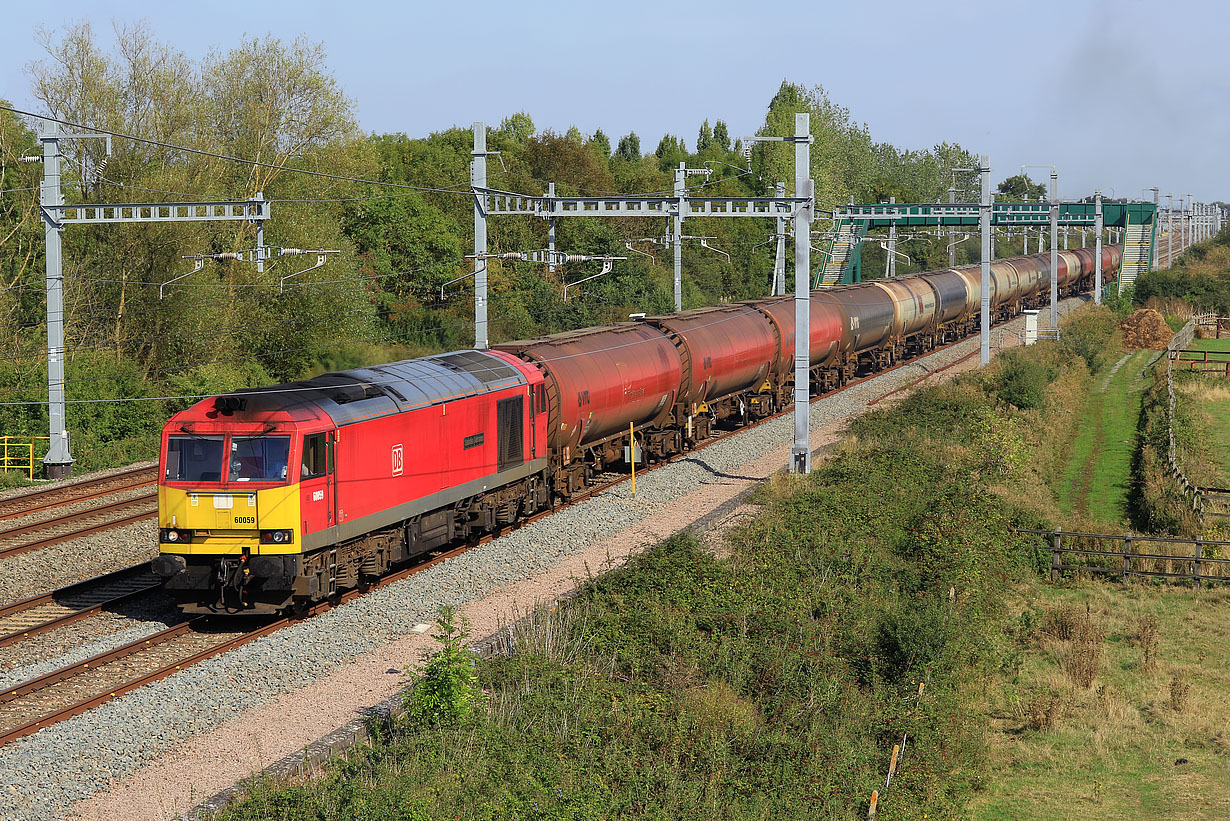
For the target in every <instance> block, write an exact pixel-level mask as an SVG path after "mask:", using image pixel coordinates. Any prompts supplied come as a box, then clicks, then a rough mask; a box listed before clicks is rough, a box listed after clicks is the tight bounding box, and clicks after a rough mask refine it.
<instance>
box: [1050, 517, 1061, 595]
mask: <svg viewBox="0 0 1230 821" xmlns="http://www.w3.org/2000/svg"><path fill="white" fill-rule="evenodd" d="M1059 556H1060V553H1059V528H1055V535H1054V536H1052V537H1051V581H1053V582H1057V581H1059V569H1060V566H1061V562H1060V559H1059Z"/></svg>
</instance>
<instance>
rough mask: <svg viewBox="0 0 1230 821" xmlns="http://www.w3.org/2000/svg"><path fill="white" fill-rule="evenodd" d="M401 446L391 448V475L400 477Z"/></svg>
mask: <svg viewBox="0 0 1230 821" xmlns="http://www.w3.org/2000/svg"><path fill="white" fill-rule="evenodd" d="M402 464H403V462H402V455H401V445H394V446H393V475H394V476H401V469H402Z"/></svg>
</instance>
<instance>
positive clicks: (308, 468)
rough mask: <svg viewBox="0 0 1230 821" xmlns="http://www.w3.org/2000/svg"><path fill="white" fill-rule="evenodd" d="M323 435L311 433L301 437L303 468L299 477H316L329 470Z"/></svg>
mask: <svg viewBox="0 0 1230 821" xmlns="http://www.w3.org/2000/svg"><path fill="white" fill-rule="evenodd" d="M326 453H327V451H326V447H325V435H324V434H323V433H313V434H311V435H310V436H305V437H303V468H302V470H301V471H300V474H299V478H300V479H317V478H319V477H321V476H324V475H325V474H326V473H328V472H329V464H328V460H327V459H326V458H325V456H326Z"/></svg>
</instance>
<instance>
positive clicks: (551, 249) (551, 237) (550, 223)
mask: <svg viewBox="0 0 1230 821" xmlns="http://www.w3.org/2000/svg"><path fill="white" fill-rule="evenodd" d="M547 196H548V197H549V198H552V199H554V198H555V183H553V182H549V183H547ZM547 252H548V253H547V258H548V259H549V260H551V261H550V262H548V263H547V270H548V271H550V272H551V273H555V217H547Z"/></svg>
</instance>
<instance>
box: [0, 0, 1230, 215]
mask: <svg viewBox="0 0 1230 821" xmlns="http://www.w3.org/2000/svg"><path fill="white" fill-rule="evenodd" d="M6 5H8V8H7V9H6V11H5V21H4V25H3V28H2V29H0V97H8V98H10V99H12V100H14V101H15V102H16V103H18V104H19V107H24V106H29V105H35V103H34V101H33V99H32V98H31V95H30V84H29V78H28V76H27V75H26V74H25V71H24V69H25V66H26V65H27V64H28V63H29V62H30V61H32V60H37V59H40V58H42V57H43V56H44V55H43V54H42V52H41V49H40V47H39V46H38V44H37V42H36V39H35V36H34V33H35V30H36V29H37V28H38V27H39V26H42V27H46V28H50V29H55V28H57V27H59V26H61V25H63V24H65V23H69V22H72V21H76V20H81V19H88V20H90V21H91V22H92V23H93V24H94V27H95V30H96V32H97V33H98V34H99V36H100V38H101V39H102V40H103V41H104V42H108V43H109V42H110V41H111V40H112V21H119V22H134V21H137V20H142V19H144V20H146V21H148V23H149V24H150V27H151V30H152V32H153V34H154V36H155V37H156V38H157V39H159V40H162V41H164V42H167V43H170V44H171V45H173V46H174V47H176V48H178V49H180V50H181V51H183V52H184V53H185V54H187V55H188V56H189V57H194V58H197V57H200V56H203V55H204V54H206V53H207V52H208V51H209V50H210V48H211V47H217V48H221V49H226V48H229V47H231V46H233V45H235V44H236V43H238V42H239V40H240V39H241V38H242V37H243V36H244V35H245V34H246V35H250V36H263V35H265V34H267V33H273V34H275V35H277V36H280V37H283V38H285V39H293V38H294V37H295V36H297V35H300V34H302V35H306V36H307V37H308V38H310V39H312V40H317V41H320V42H323V43H324V45H325V47H326V49H327V51H328V54H329V66H330V68H331V69H332V71H333V73H334V75H335V76H336V77H337V79H338V81H339V83H340V84H341V86H342V87H343V89H345V91H346V93H347V94H348V95H349V96H350V97H352V98H353V99H354V100H355V101H356V103H357V109H358V115H359V122H360V124H361V125H362V127H363V128H364V129H365V130H368V131H375V132H386V131H403V132H406V133H408V134H410V135H421V134H425V133H427V132H430V131H435V130H439V129H441V128H445V127H448V126H450V125H453V124H469V123H470V122H472V121H474V120H480V119H481V120H486V121H489V122H491V123H498V122H499V120H500V119H501V118H502V117H504V116H506V115H507V114H509V113H512V112H515V111H519V110H524V111H526V112H528V113H529V114H530V115H531V117H533V119H534V122H535V123H536V124H537V125H538V126H539V127H540V128H548V127H549V128H554V129H557V130H564V129H566V128H568V126H570V125H576V126H577V127H578V128H580V129H581V130H582V131H584V132H587V133H588V132H592V131H593V130H594V129H596V128H598V127H602V128H603V130H605V131H606V132H607V134H608V135H610V136H611V137H612V139H613V140H614V139H616V138H618V137H619V136H620V135H622V134H625V133H627V132H628V131H632V130H635V131H636V132H637V133H638V134H639V135H640V136H641V140H642V145H643V146H646V147H648V148H649V149H650V150H652V148H653V147H654V146H655V145H657V141H658V139H659V138H660V137H661V135H662V134H663V133H666V132H670V133H674V134H679V135H681V136H683V137H684V138H685V140H686V141H687V143H688V145H689V146H692V145H693V144H694V143H695V140H696V133H697V129H698V128H699V126H700V123H701V121H702V120H704V119H705V118H709V119H710V120H711V121H712V120H714V119H718V118H720V119H724V120H726V122H727V123H728V124H729V126H730V132H731V134H732V135H735V136H738V135H742V134H747V133H751V132H752V131H753V130H754V129H755V128H756V127H757V126H758V125H759V124H760V123H761V121H762V119H763V116H764V111H765V107H766V106H767V104H768V102H769V100H770V98H771V97H772V96H773V93H774V92H775V91H776V89H777V87H778V85H779V84H780V83H781V81H782V80H783V79H789V80H790V81H792V82H796V83H800V84H803V85H809V86H810V85H815V84H819V85H822V86H823V87H824V88H825V89H826V90H827V91H828V93H829V95H830V98H831V99H832V100H833V101H834V102H836V103H838V104H840V105H843V106H846V107H847V108H849V109H850V110H851V112H852V114H853V116H854V117H855V119H857V120H859V121H861V122H865V123H866V124H867V125H868V127H869V128H870V130H871V133H872V136H873V137H874V138H875V139H877V140H887V141H889V142H892V143H895V144H897V145H900V146H904V147H911V148H923V147H927V146H930V145H932V144H934V143H936V142H939V141H942V140H953V141H956V142H959V143H961V144H962V145H964V146H965V147H966V148H969V149H971V150H974V151H977V152H979V153H986V154H989V155H990V157H991V165H992V166H993V167H994V168H995V179H996V180H998V179H1001V178H1002V177H1004V176H1008V175H1010V174H1014V173H1017V170H1018V168H1019V166H1020V165H1022V164H1031V163H1044V164H1054V165H1057V166H1058V167H1059V172H1060V194H1061V195H1062V196H1065V197H1066V196H1080V195H1083V194H1085V193H1088V192H1089V191H1091V190H1092V189H1093V188H1094V187H1101V188H1102V189H1103V190H1105V191H1107V192H1108V193H1112V192H1113V193H1114V194H1116V195H1118V196H1134V197H1140V196H1142V194H1141V189H1142V188H1143V187H1145V186H1153V185H1160V186H1161V187H1162V194H1163V202H1164V201H1165V200H1164V197H1165V194H1166V192H1168V191H1173V192H1174V193H1175V195H1176V196H1178V195H1180V194H1185V193H1188V192H1192V193H1194V194H1195V195H1196V199H1197V200H1203V201H1209V200H1214V199H1222V200H1230V170H1228V169H1227V166H1226V164H1225V163H1223V162H1220V161H1219V159H1218V156H1219V154H1221V153H1224V151H1225V148H1224V147H1225V146H1226V145H1227V144H1228V142H1230V139H1228V138H1230V105H1227V102H1228V97H1230V94H1228V92H1230V79H1228V78H1230V72H1228V71H1227V69H1228V68H1230V66H1228V62H1230V58H1228V57H1227V56H1226V55H1227V54H1230V51H1227V49H1226V43H1225V38H1226V36H1227V34H1230V26H1228V25H1227V23H1230V6H1226V5H1224V4H1222V3H1218V2H1205V1H1204V0H1201V1H1200V2H1197V1H1196V0H1185V2H1181V3H1146V2H1137V1H1136V0H1117V1H1116V2H1112V0H1100V1H1099V0H1067V2H1053V0H1031V2H1026V3H1006V2H975V1H974V0H950V1H949V2H945V3H926V2H911V3H906V2H898V0H880V1H879V2H874V3H872V2H862V3H848V2H846V3H840V4H838V3H833V2H813V3H797V2H796V3H777V4H774V3H771V2H748V0H743V2H724V1H721V0H711V1H710V2H703V3H694V2H663V1H662V0H658V2H642V1H641V0H615V1H614V2H605V3H590V2H582V0H573V1H572V2H535V0H522V2H518V3H509V2H482V1H479V0H470V2H451V3H449V2H431V3H417V2H401V3H399V2H362V0H354V2H349V3H338V2H318V0H300V2H282V0H263V1H262V2H233V1H232V0H214V2H209V3H166V2H156V3H155V2H136V0H108V2H106V3H99V2H98V0H89V1H88V2H87V1H85V0H58V2H56V3H55V4H40V3H20V4H18V3H14V4H6ZM1030 173H1031V174H1032V175H1033V176H1034V177H1035V178H1040V177H1043V176H1045V174H1046V172H1045V170H1032V171H1031V172H1030Z"/></svg>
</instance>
